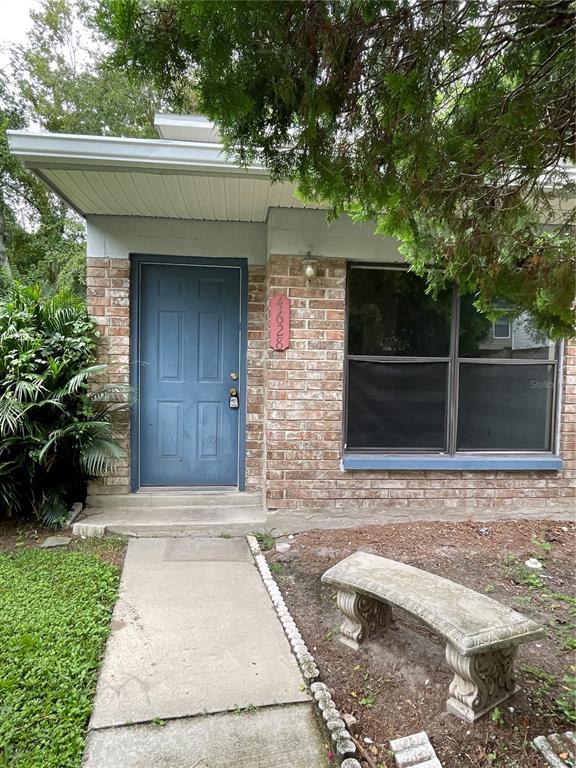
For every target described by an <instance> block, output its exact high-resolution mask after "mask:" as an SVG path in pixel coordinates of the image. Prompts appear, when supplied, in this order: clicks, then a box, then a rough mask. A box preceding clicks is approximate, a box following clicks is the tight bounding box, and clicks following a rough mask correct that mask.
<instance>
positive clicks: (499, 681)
mask: <svg viewBox="0 0 576 768" xmlns="http://www.w3.org/2000/svg"><path fill="white" fill-rule="evenodd" d="M516 651H517V648H516V647H515V646H509V647H507V648H498V649H496V650H494V651H487V652H486V653H478V654H476V655H475V656H461V655H460V654H459V653H458V651H456V650H455V648H453V646H451V645H450V644H448V645H447V646H446V661H447V662H448V664H449V665H450V667H451V668H452V669H453V670H454V672H455V675H454V679H453V680H452V682H451V683H450V689H449V694H450V698H449V699H448V701H447V702H446V709H447V711H448V712H451V713H452V714H453V715H456V717H459V718H460V719H461V720H466V721H467V722H468V723H473V722H474V721H475V720H478V718H479V717H482V715H485V714H486V713H487V712H489V711H490V710H491V709H493V708H494V707H495V706H496V705H497V704H500V703H501V702H502V701H504V700H505V699H507V698H508V697H509V696H511V695H512V694H513V693H516V691H517V690H518V688H517V686H516V682H515V680H514V660H515V658H516Z"/></svg>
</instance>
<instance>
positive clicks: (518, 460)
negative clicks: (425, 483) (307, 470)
mask: <svg viewBox="0 0 576 768" xmlns="http://www.w3.org/2000/svg"><path fill="white" fill-rule="evenodd" d="M563 466H564V463H563V461H562V459H561V458H560V457H559V456H553V455H551V454H534V455H528V454H524V455H510V454H508V455H503V454H501V455H496V454H491V455H489V454H485V455H478V454H477V455H475V456H469V455H466V456H462V455H459V456H440V455H438V456H426V455H415V454H412V455H406V454H404V455H391V454H378V453H346V454H344V457H343V459H342V469H344V470H367V469H400V470H420V471H422V470H434V469H438V470H452V469H453V470H465V471H467V472H492V471H494V470H501V469H502V470H509V471H512V472H514V471H517V472H518V471H519V472H523V471H526V470H536V471H542V472H554V471H557V470H559V469H562V468H563Z"/></svg>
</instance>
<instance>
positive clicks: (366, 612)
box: [336, 589, 392, 651]
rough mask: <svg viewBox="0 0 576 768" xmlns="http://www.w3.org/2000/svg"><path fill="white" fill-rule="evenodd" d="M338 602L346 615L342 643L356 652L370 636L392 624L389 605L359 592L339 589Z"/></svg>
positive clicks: (341, 628) (342, 626)
mask: <svg viewBox="0 0 576 768" xmlns="http://www.w3.org/2000/svg"><path fill="white" fill-rule="evenodd" d="M336 602H337V605H338V608H340V610H341V611H342V613H343V614H344V621H343V622H342V625H341V627H340V641H341V642H342V643H344V645H347V646H349V647H350V648H353V649H354V650H355V651H357V650H358V648H359V646H360V643H363V642H364V640H366V638H367V637H369V635H372V634H375V633H376V632H378V631H379V630H381V629H383V628H384V627H387V626H389V624H391V622H392V609H391V608H390V606H389V605H386V603H381V602H379V601H378V600H373V599H372V598H370V597H366V596H365V595H360V594H358V593H357V592H350V591H348V590H346V589H339V590H338V594H337V597H336Z"/></svg>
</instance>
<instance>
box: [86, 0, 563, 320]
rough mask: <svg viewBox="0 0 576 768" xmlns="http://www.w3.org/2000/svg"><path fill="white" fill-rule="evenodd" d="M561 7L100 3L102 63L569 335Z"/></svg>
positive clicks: (460, 279) (532, 2) (417, 265)
mask: <svg viewBox="0 0 576 768" xmlns="http://www.w3.org/2000/svg"><path fill="white" fill-rule="evenodd" d="M575 13H576V11H575V8H574V4H573V3H572V2H571V0H545V1H542V2H540V1H539V0H482V1H481V2H478V0H347V1H346V2H344V0H342V1H340V2H337V1H335V0H333V1H331V2H324V1H320V0H304V1H301V0H283V1H282V2H277V1H276V0H273V1H269V2H250V1H242V2H233V1H229V0H226V1H225V2H221V1H213V2H210V3H205V2H191V1H190V0H100V9H99V15H98V23H99V25H100V28H101V29H102V30H103V31H104V33H105V34H106V35H107V36H108V37H109V38H110V39H111V40H112V41H114V42H115V44H116V60H117V61H118V62H119V63H120V64H121V65H123V66H125V67H128V68H129V69H130V71H132V72H135V73H137V74H138V75H139V76H140V77H141V78H142V79H143V80H144V81H152V80H153V81H154V82H156V83H157V84H158V86H159V87H160V88H162V89H163V91H164V92H166V93H168V94H170V96H171V97H174V98H175V99H177V100H178V99H179V100H180V101H181V102H182V101H184V100H186V99H187V98H188V94H189V93H190V90H191V88H194V89H195V92H196V94H197V96H198V100H199V106H200V108H201V110H202V111H203V112H204V113H205V114H206V115H207V116H209V117H210V118H212V119H214V120H215V121H216V122H217V123H218V124H219V126H220V129H221V131H222V134H223V136H224V140H225V143H226V145H227V148H228V149H229V151H230V152H232V153H233V154H234V155H235V156H237V157H238V158H239V159H240V161H241V162H244V163H248V162H251V161H253V160H254V159H259V160H261V161H262V162H264V163H265V164H266V166H267V167H268V168H269V169H270V172H271V174H272V176H273V177H274V178H282V179H293V180H296V181H297V183H298V188H299V192H300V194H301V195H302V196H303V197H304V198H307V199H309V198H311V199H315V200H322V201H326V202H327V203H328V204H329V206H330V208H331V212H332V214H333V215H338V214H340V213H342V212H346V213H350V214H351V215H352V216H354V217H356V218H358V219H364V220H366V219H375V220H376V221H377V229H378V231H379V232H383V233H387V234H390V235H393V236H396V237H398V238H399V239H400V240H401V241H402V251H403V253H404V255H405V256H406V258H407V259H408V261H409V262H410V264H411V265H412V268H413V269H414V270H415V271H416V272H417V273H419V274H421V275H424V276H425V277H426V278H427V281H428V286H429V289H430V291H431V292H432V293H436V292H438V291H439V290H441V289H442V288H443V287H445V285H446V284H447V283H448V282H453V281H456V282H457V284H458V285H459V287H460V289H461V290H462V292H471V293H473V294H474V295H475V297H476V305H477V306H478V308H479V309H481V310H483V311H485V312H486V311H490V309H491V308H492V307H493V306H494V304H495V301H496V299H500V300H502V299H505V300H506V301H507V302H508V303H509V304H510V305H511V306H512V307H513V308H514V309H515V310H517V311H518V312H521V311H525V310H529V311H530V312H531V313H532V314H533V315H534V317H535V322H536V323H537V325H538V327H539V328H541V329H543V330H545V331H548V332H551V333H553V334H554V335H564V334H570V333H572V332H573V330H574V326H573V312H572V302H573V298H574V269H575V256H574V255H575V253H576V250H575V248H574V246H575V240H574V228H573V221H574V205H573V204H571V203H570V197H573V196H574V184H573V183H571V182H570V175H569V172H568V170H567V167H566V166H567V164H568V163H574V160H575V125H576V122H575V111H576V110H575V98H576V90H575V87H574V86H575V57H574V21H575Z"/></svg>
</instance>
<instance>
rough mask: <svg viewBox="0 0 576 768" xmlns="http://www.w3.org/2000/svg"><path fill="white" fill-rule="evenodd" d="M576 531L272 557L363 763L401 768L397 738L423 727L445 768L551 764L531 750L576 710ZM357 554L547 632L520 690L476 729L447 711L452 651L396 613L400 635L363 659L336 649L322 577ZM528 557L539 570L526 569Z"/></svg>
mask: <svg viewBox="0 0 576 768" xmlns="http://www.w3.org/2000/svg"><path fill="white" fill-rule="evenodd" d="M575 533H576V526H574V525H571V524H567V523H555V522H550V521H542V522H539V521H536V522H535V521H531V522H527V521H520V522H502V523H476V522H474V523H472V522H469V523H468V522H464V523H446V524H444V523H414V524H402V525H386V526H373V527H365V528H355V529H347V530H330V531H310V532H307V533H301V534H298V535H297V536H296V537H295V538H294V539H292V540H291V541H290V542H289V543H290V544H291V545H292V547H291V550H290V551H289V552H288V553H287V554H285V555H279V554H277V553H276V552H274V551H270V552H268V553H267V556H268V560H269V562H270V564H271V569H272V571H273V572H274V574H275V576H276V578H277V580H278V583H279V585H280V587H281V589H282V591H283V593H284V597H285V600H286V603H287V604H288V607H289V609H290V611H291V612H292V615H293V617H294V619H295V621H296V623H297V624H298V626H299V628H300V631H301V632H302V634H303V636H304V639H305V640H306V642H307V644H308V646H309V648H310V649H311V650H312V652H313V653H314V655H315V657H316V660H317V662H318V665H319V668H320V671H321V675H322V679H323V681H324V682H325V683H326V684H327V685H328V686H329V688H331V689H332V690H333V696H334V698H335V700H336V704H337V706H338V708H339V709H340V710H341V711H342V712H348V713H351V714H353V715H354V716H355V717H356V718H357V720H358V729H359V730H358V734H357V738H358V739H359V741H360V742H361V744H363V746H364V748H365V750H366V752H367V753H368V755H369V756H370V759H371V763H369V762H366V763H365V765H366V766H370V768H372V767H373V766H378V768H380V767H381V766H390V767H391V766H393V765H394V763H393V760H392V759H391V755H390V752H389V743H388V742H389V740H390V739H393V738H397V737H400V736H406V735H409V734H412V733H415V732H417V731H421V730H425V731H427V733H428V735H429V736H430V740H431V741H432V744H433V745H434V748H435V749H436V753H437V755H438V757H439V759H440V761H441V762H442V764H443V766H444V768H465V766H491V767H492V768H517V767H518V768H519V767H520V766H522V768H536V766H543V765H545V763H544V761H543V760H542V759H541V758H540V756H539V755H537V753H536V752H535V751H534V749H533V747H532V745H531V741H532V739H533V738H534V737H535V736H538V735H540V734H550V733H553V732H555V731H565V730H567V729H568V728H571V727H572V728H573V721H571V718H572V717H573V716H574V711H575V707H576V701H575V698H574V696H575V691H574V682H575V680H576V656H575V653H574V652H575V650H576V637H575V635H574V630H575V628H576V597H575V590H574V583H575V579H574V576H575V574H574V564H575V553H576V549H575ZM358 549H362V550H365V551H369V552H373V553H376V554H380V555H383V556H385V557H389V558H392V559H396V560H401V561H403V562H406V563H410V564H412V565H415V566H417V567H419V568H423V569H425V570H428V571H432V572H434V573H437V574H440V575H442V576H445V577H446V578H449V579H452V580H454V581H457V582H459V583H461V584H464V585H466V586H467V587H470V588H472V589H475V590H476V591H478V592H483V593H485V594H489V595H490V596H491V597H493V598H494V599H496V600H498V601H500V602H501V603H504V604H506V605H509V606H511V607H512V608H514V609H516V610H519V611H520V612H521V613H524V614H526V615H527V616H529V617H531V618H533V619H535V620H536V621H538V622H540V623H541V624H543V625H545V626H546V628H547V630H548V631H547V636H546V638H545V639H543V640H542V641H537V642H532V643H529V644H527V645H524V646H522V647H521V648H520V651H519V657H518V661H517V665H516V668H517V672H518V674H517V678H518V683H519V684H520V686H521V689H522V690H521V691H520V692H519V693H517V694H516V695H515V696H513V697H512V698H510V699H509V700H508V701H506V702H505V703H504V704H503V705H501V707H499V708H498V709H496V710H493V712H492V714H491V715H488V716H486V717H485V718H483V719H482V720H480V721H478V722H477V723H475V724H474V725H469V724H467V723H464V722H462V721H461V720H459V719H457V718H455V717H454V716H452V715H449V714H447V713H446V712H445V702H446V698H447V693H448V686H449V683H450V680H451V678H452V674H451V672H450V670H449V668H448V666H447V665H446V662H445V659H444V644H443V643H442V640H441V638H440V637H439V636H438V635H435V634H433V633H432V632H431V631H429V630H428V629H426V628H425V627H424V626H423V625H422V624H419V623H417V622H416V621H414V620H412V619H411V618H410V617H408V616H407V615H405V614H403V613H402V612H401V611H398V610H396V611H395V616H396V622H395V625H394V627H393V628H392V629H390V630H387V631H386V633H385V634H384V635H383V636H382V637H380V638H375V639H370V640H368V641H367V642H366V643H365V645H364V646H362V647H361V649H360V650H359V651H358V652H354V651H352V650H350V649H348V648H347V647H345V646H343V645H342V644H341V643H339V642H338V640H337V635H338V627H339V624H340V621H341V618H340V614H339V611H338V609H337V607H336V604H335V593H334V590H333V589H332V588H327V587H325V586H323V585H322V584H321V582H320V576H321V574H322V573H323V572H324V571H325V570H326V569H327V568H329V567H330V566H331V565H333V564H334V563H336V562H338V561H339V560H341V559H342V558H344V557H346V556H347V555H349V554H351V553H352V552H355V551H356V550H358ZM529 557H536V558H538V559H539V560H540V561H541V562H542V564H543V568H542V570H540V571H534V570H530V569H529V568H527V567H526V566H525V565H524V562H525V560H526V559H528V558H529Z"/></svg>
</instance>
